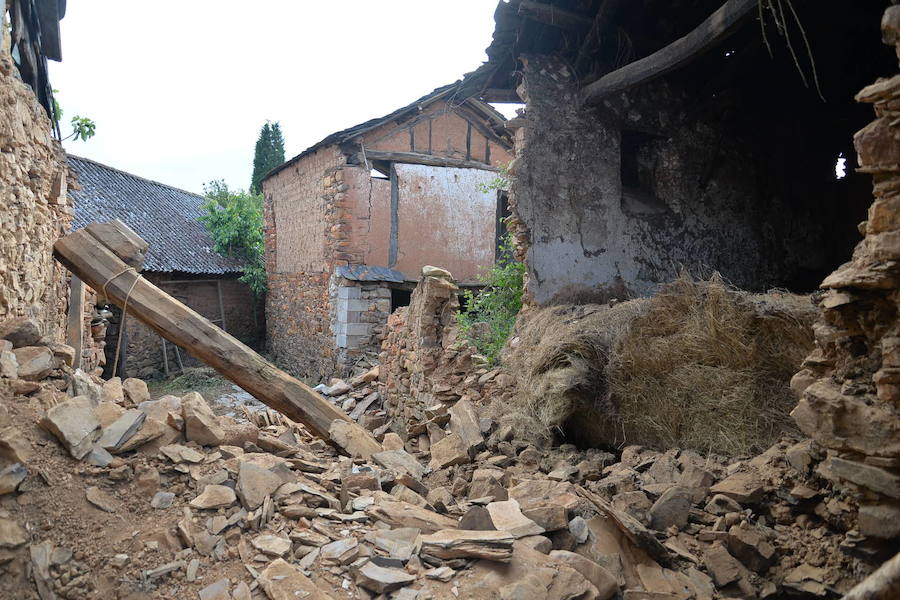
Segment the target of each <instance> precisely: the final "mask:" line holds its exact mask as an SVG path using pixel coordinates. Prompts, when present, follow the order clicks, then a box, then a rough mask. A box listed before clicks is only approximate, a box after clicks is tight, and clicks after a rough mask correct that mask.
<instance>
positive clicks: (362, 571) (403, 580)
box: [354, 561, 416, 594]
mask: <svg viewBox="0 0 900 600" xmlns="http://www.w3.org/2000/svg"><path fill="white" fill-rule="evenodd" d="M354 576H355V578H356V584H357V585H359V586H362V587H364V588H365V589H367V590H369V591H371V592H375V593H376V594H385V593H387V592H392V591H394V590H398V589H400V588H402V587H404V586H407V585H409V584H411V583H413V582H414V581H415V580H416V576H415V575H410V574H409V573H407V572H406V571H404V570H402V569H391V568H388V567H379V566H378V565H376V564H375V563H374V562H372V561H367V562H366V563H365V564H363V565H362V566H359V567H356V568H355V569H354Z"/></svg>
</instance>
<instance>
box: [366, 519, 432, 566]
mask: <svg viewBox="0 0 900 600" xmlns="http://www.w3.org/2000/svg"><path fill="white" fill-rule="evenodd" d="M420 533H421V532H420V531H419V530H418V529H416V528H415V527H399V528H397V529H384V530H379V529H376V530H374V531H371V532H370V533H368V534H367V535H366V539H367V540H368V541H369V542H371V543H372V545H374V546H375V547H376V548H379V549H381V550H384V551H385V552H387V553H388V556H390V557H391V558H396V559H397V560H401V561H408V560H409V559H410V558H412V556H413V554H417V553H418V539H419V534H420Z"/></svg>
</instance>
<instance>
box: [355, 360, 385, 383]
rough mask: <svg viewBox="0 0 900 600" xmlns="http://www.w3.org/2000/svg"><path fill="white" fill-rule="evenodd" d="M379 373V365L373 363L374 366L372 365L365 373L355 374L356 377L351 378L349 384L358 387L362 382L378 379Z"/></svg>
mask: <svg viewBox="0 0 900 600" xmlns="http://www.w3.org/2000/svg"><path fill="white" fill-rule="evenodd" d="M380 374H381V367H380V366H378V365H375V366H374V367H372V368H371V369H369V370H368V371H366V372H365V373H362V374H360V375H357V376H356V377H354V378H353V379H351V380H350V385H352V386H353V387H354V388H358V387H359V386H361V385H363V384H366V383H372V382H373V381H377V380H378V377H379V376H380Z"/></svg>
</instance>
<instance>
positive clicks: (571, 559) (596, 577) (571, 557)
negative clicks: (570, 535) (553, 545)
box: [550, 550, 619, 600]
mask: <svg viewBox="0 0 900 600" xmlns="http://www.w3.org/2000/svg"><path fill="white" fill-rule="evenodd" d="M550 558H552V559H554V560H557V561H559V562H561V563H563V564H565V565H567V566H569V567H571V568H573V569H575V570H576V571H578V572H579V573H581V575H582V576H583V577H584V578H585V579H587V580H588V581H590V582H591V583H593V584H594V587H595V588H597V594H598V595H597V596H596V597H597V599H598V600H608V599H609V598H611V597H612V596H614V595H615V594H616V593H617V592H618V591H619V584H618V582H617V581H616V578H615V576H614V575H613V574H612V573H610V572H609V571H607V570H606V569H604V568H603V567H602V566H600V565H598V564H597V563H595V562H594V561H592V560H590V559H589V558H585V557H584V556H581V555H580V554H575V553H574V552H567V551H565V550H553V551H552V552H550Z"/></svg>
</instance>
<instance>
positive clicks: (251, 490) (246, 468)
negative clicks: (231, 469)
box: [235, 462, 284, 510]
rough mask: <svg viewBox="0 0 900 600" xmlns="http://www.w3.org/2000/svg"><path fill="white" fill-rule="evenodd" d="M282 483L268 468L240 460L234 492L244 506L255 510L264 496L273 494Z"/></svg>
mask: <svg viewBox="0 0 900 600" xmlns="http://www.w3.org/2000/svg"><path fill="white" fill-rule="evenodd" d="M282 483H284V482H283V481H282V480H281V478H280V477H279V476H278V475H276V474H275V473H273V472H272V471H270V470H269V469H265V468H263V467H261V466H259V465H257V464H254V463H251V462H242V463H241V466H240V468H239V469H238V478H237V486H235V492H236V493H237V497H238V498H240V500H241V504H243V505H244V508H246V509H247V510H255V509H257V508H259V507H260V506H261V505H262V503H263V500H265V498H266V496H271V495H272V494H274V493H275V490H277V489H278V488H279V487H281V484H282Z"/></svg>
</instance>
